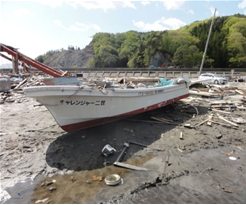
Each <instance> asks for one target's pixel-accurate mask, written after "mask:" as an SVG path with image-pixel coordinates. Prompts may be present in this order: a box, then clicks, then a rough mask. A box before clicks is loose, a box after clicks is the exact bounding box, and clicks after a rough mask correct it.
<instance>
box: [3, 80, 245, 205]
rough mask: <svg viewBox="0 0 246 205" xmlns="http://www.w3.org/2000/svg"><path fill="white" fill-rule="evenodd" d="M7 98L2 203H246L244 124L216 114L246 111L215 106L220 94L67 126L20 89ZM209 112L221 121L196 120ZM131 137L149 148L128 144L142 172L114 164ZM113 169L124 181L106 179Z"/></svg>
mask: <svg viewBox="0 0 246 205" xmlns="http://www.w3.org/2000/svg"><path fill="white" fill-rule="evenodd" d="M239 85H240V86H241V87H242V88H245V84H244V83H241V84H240V83H238V86H239ZM245 90H246V89H245ZM242 97H243V96H242V95H232V96H227V97H226V98H228V99H230V100H231V101H232V102H233V100H235V99H236V100H238V99H240V98H242ZM12 98H13V100H9V102H5V103H4V104H0V110H1V129H0V143H1V150H0V162H1V176H0V177H1V178H0V180H1V190H0V194H1V195H0V196H1V201H2V202H3V201H4V199H7V198H10V197H11V198H10V199H9V200H7V201H5V203H35V202H36V203H246V196H245V190H246V185H245V183H244V182H245V181H246V151H245V149H246V146H245V145H246V124H245V123H242V124H238V126H233V125H231V124H229V123H227V122H225V121H223V120H221V119H220V118H218V117H217V115H216V114H217V113H219V114H220V115H221V116H224V117H225V118H226V119H227V120H230V121H232V120H233V118H236V119H238V118H242V119H246V111H243V110H239V109H235V110H234V111H227V112H229V114H225V113H220V112H215V111H211V110H210V109H209V103H210V102H211V101H213V100H218V99H208V98H200V97H199V98H197V97H190V98H188V99H186V100H184V101H180V102H177V103H174V104H172V105H169V106H166V107H163V108H160V109H157V110H154V111H150V112H147V113H143V114H141V115H137V116H134V117H131V118H128V119H125V120H121V121H118V122H115V123H110V124H106V125H102V126H98V127H95V128H91V129H86V130H82V131H78V132H73V133H66V132H64V131H63V130H62V129H61V128H60V127H59V126H58V125H57V124H56V122H55V121H54V119H53V118H52V116H51V115H50V113H49V112H48V111H47V109H46V108H45V107H44V106H40V105H39V103H37V102H36V101H35V100H33V99H30V98H26V97H25V95H24V94H23V93H22V92H21V91H18V92H12ZM191 105H192V106H191ZM194 106H195V107H194ZM195 108H196V109H197V110H196V109H195ZM197 111H198V113H197ZM197 114H198V115H197ZM210 114H214V115H215V116H214V118H213V120H214V121H215V122H217V123H223V124H224V125H221V124H216V123H212V124H211V125H208V124H207V123H204V124H201V125H198V124H199V123H201V122H202V121H204V120H206V119H207V118H208V116H209V115H210ZM152 117H156V118H165V119H168V120H171V121H169V123H164V122H160V121H157V120H154V119H152ZM196 125H198V126H196ZM181 132H182V138H180V133H181ZM129 141H134V142H138V143H142V144H144V145H146V146H147V147H143V146H139V145H135V144H130V147H129V148H128V150H127V152H126V154H125V156H124V158H123V160H122V161H123V162H125V163H128V164H132V165H136V166H138V167H144V168H146V169H148V170H147V171H136V170H129V169H125V168H122V167H116V166H114V165H113V163H114V162H115V161H116V159H117V157H118V156H119V154H120V153H121V151H122V149H123V146H124V142H129ZM106 144H110V145H111V146H112V147H113V148H115V149H116V152H115V153H113V154H112V155H110V156H108V157H106V156H104V155H103V154H102V152H101V150H102V148H103V147H104V146H105V145H106ZM229 157H231V159H232V160H231V159H230V158H229ZM110 174H118V175H120V176H121V177H122V179H123V180H122V182H121V184H120V185H117V186H107V185H106V184H105V183H104V180H103V179H104V178H105V177H106V176H107V175H110ZM93 176H94V177H95V176H96V178H95V179H96V180H93ZM100 177H102V180H100ZM40 200H41V201H40Z"/></svg>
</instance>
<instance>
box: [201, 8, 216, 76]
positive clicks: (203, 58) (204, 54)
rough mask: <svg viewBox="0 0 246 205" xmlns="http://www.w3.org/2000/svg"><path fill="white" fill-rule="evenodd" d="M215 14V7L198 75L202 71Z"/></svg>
mask: <svg viewBox="0 0 246 205" xmlns="http://www.w3.org/2000/svg"><path fill="white" fill-rule="evenodd" d="M215 14H216V9H215V10H214V16H213V19H212V22H211V25H210V29H209V33H208V39H207V42H206V46H205V50H204V53H203V57H202V63H201V66H200V71H199V76H200V75H201V73H202V68H203V64H204V60H205V57H206V53H207V48H208V42H209V39H210V36H211V33H212V27H213V25H214V18H215Z"/></svg>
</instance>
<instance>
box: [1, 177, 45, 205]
mask: <svg viewBox="0 0 246 205" xmlns="http://www.w3.org/2000/svg"><path fill="white" fill-rule="evenodd" d="M42 178H43V176H41V175H40V176H38V177H37V178H36V179H35V180H33V181H32V180H31V179H30V180H28V181H25V182H19V183H17V184H15V185H14V186H13V187H8V188H6V191H7V192H8V193H9V195H10V196H11V198H10V199H9V200H7V201H5V202H4V204H30V203H32V202H31V196H32V194H33V191H34V189H35V188H36V186H37V184H38V182H39V181H40V180H41V179H42Z"/></svg>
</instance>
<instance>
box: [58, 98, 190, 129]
mask: <svg viewBox="0 0 246 205" xmlns="http://www.w3.org/2000/svg"><path fill="white" fill-rule="evenodd" d="M187 97H189V94H186V95H182V96H179V97H177V98H174V99H172V100H167V101H164V102H161V103H158V104H155V105H151V106H148V107H146V108H141V109H138V110H134V111H132V112H128V113H124V114H121V115H116V116H113V117H105V118H100V119H96V120H90V121H85V122H79V123H75V124H70V125H63V126H61V128H62V129H63V130H65V131H67V132H73V131H77V130H83V129H86V128H90V127H95V126H98V125H102V124H106V123H110V122H114V121H118V120H121V119H124V118H127V117H131V116H133V115H136V114H140V113H143V112H146V111H150V110H154V109H157V108H160V107H163V106H166V105H169V104H171V103H173V102H177V101H179V100H181V99H183V98H187Z"/></svg>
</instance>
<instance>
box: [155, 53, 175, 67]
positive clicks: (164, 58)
mask: <svg viewBox="0 0 246 205" xmlns="http://www.w3.org/2000/svg"><path fill="white" fill-rule="evenodd" d="M171 58H172V57H171V55H169V54H167V53H164V54H163V53H161V52H160V51H157V52H156V53H155V55H153V56H152V57H151V58H150V65H154V66H156V67H160V66H161V65H162V64H163V63H167V64H170V63H171Z"/></svg>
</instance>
